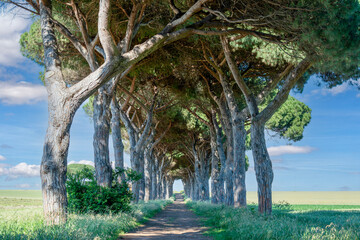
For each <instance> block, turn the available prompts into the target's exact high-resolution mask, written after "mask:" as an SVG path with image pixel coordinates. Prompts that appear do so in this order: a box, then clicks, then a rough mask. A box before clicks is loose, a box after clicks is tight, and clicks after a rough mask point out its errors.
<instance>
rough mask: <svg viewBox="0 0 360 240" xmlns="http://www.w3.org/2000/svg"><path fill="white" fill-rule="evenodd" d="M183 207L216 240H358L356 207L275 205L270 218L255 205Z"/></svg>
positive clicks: (358, 212)
mask: <svg viewBox="0 0 360 240" xmlns="http://www.w3.org/2000/svg"><path fill="white" fill-rule="evenodd" d="M187 205H188V206H189V207H190V208H191V209H192V210H193V211H194V212H195V213H196V214H198V215H200V216H202V217H203V219H204V223H205V225H206V226H208V227H209V231H208V233H209V234H210V235H211V236H213V237H214V238H215V239H219V240H220V239H284V240H285V239H334V240H335V239H336V240H337V239H344V240H345V239H346V240H358V239H360V206H349V205H294V206H292V205H286V204H279V205H276V206H275V207H274V214H273V216H271V217H264V216H259V215H258V213H257V211H256V206H255V205H249V206H248V207H247V208H246V209H234V208H232V207H227V206H223V205H213V204H210V203H204V202H191V201H188V202H187ZM345 209H348V210H345ZM349 209H351V210H349Z"/></svg>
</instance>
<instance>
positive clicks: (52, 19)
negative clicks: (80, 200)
mask: <svg viewBox="0 0 360 240" xmlns="http://www.w3.org/2000/svg"><path fill="white" fill-rule="evenodd" d="M1 2H2V6H3V7H8V8H9V6H12V7H13V6H15V7H17V8H21V9H25V10H27V11H30V12H31V13H32V14H34V16H35V17H34V23H33V25H32V26H31V28H30V30H29V31H28V32H27V33H25V34H23V36H22V37H21V41H20V42H21V50H22V52H23V54H24V55H25V56H26V57H28V58H30V59H32V60H34V61H35V62H37V63H39V64H41V65H43V66H44V69H45V71H44V75H43V81H44V84H45V87H46V89H47V91H48V111H49V125H48V130H47V133H46V138H45V143H44V151H43V158H42V162H41V180H42V192H43V199H44V214H45V218H46V221H47V223H48V224H59V223H62V222H65V221H66V219H67V210H66V209H67V195H66V187H65V182H66V171H67V154H68V148H69V144H70V128H71V124H72V120H73V117H74V115H75V113H76V111H77V110H78V109H79V108H80V106H81V105H82V104H83V103H84V102H85V101H86V100H87V99H89V101H88V103H87V104H86V105H85V110H86V112H87V113H88V114H89V115H91V117H92V119H93V123H94V139H93V143H94V162H95V171H96V180H97V182H98V184H99V185H100V186H103V187H107V186H109V185H110V184H111V179H112V176H111V174H112V169H111V164H110V157H109V137H110V133H111V137H112V140H113V147H114V153H115V166H116V167H120V168H123V167H124V157H123V154H124V148H125V147H124V144H123V139H126V140H128V143H129V146H128V148H129V152H130V162H131V168H132V169H134V170H135V171H137V172H139V173H141V174H142V175H143V178H142V179H141V180H140V181H138V182H136V183H134V184H133V185H132V191H133V193H134V198H135V201H139V200H150V199H157V198H162V197H166V194H167V195H168V196H169V195H171V194H172V185H173V182H174V180H175V179H181V180H182V182H183V184H184V190H185V192H186V194H187V195H188V196H190V197H191V198H192V199H194V200H208V199H209V198H210V196H209V195H210V194H209V192H210V189H209V178H210V177H211V178H210V179H211V201H212V202H213V203H224V204H227V205H231V206H235V207H243V206H246V186H245V172H246V170H247V167H248V162H247V156H246V154H245V152H246V150H251V151H252V155H253V159H254V170H255V173H256V180H257V184H258V203H259V207H258V210H259V212H260V213H265V214H271V211H272V190H271V189H272V181H273V170H272V164H271V159H270V157H269V153H268V151H267V148H266V139H265V129H269V130H270V131H272V132H274V133H276V134H277V135H279V136H280V137H284V138H287V139H289V140H292V141H298V140H300V139H301V138H302V133H303V129H304V127H305V126H306V125H307V124H308V123H309V122H310V119H311V110H310V109H309V108H308V107H307V106H306V105H305V104H304V103H301V102H300V101H298V100H296V99H295V98H293V97H291V96H290V97H289V93H290V91H291V90H292V89H296V90H297V91H300V92H301V91H302V89H303V86H304V85H305V84H306V82H307V81H308V79H309V78H310V76H312V75H316V76H317V77H318V78H320V79H321V80H322V81H323V82H324V83H325V84H326V85H327V86H329V87H332V86H336V85H337V84H341V83H342V82H344V81H348V80H351V79H354V78H357V77H358V73H359V71H358V66H359V56H360V54H359V47H358V46H359V40H360V33H359V21H360V17H359V16H360V15H359V9H360V8H359V2H358V1H354V0H346V1H330V0H329V1H289V0H275V1H267V0H264V1H250V0H248V1H247V0H244V1H232V0H219V1H217V0H212V1H211V0H199V1H191V0H181V1H173V0H170V1H158V0H153V1H150V0H133V1H122V0H117V1H111V0H100V1H94V0H87V1H75V0H67V1H50V0H41V1H35V0H27V1H25V2H23V1H1ZM40 33H41V35H40ZM122 130H123V131H122ZM124 130H125V131H124ZM120 178H123V176H121V177H120Z"/></svg>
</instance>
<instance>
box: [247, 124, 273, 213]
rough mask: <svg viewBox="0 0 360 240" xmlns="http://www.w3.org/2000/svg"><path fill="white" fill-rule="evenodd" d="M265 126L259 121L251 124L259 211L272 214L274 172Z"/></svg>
mask: <svg viewBox="0 0 360 240" xmlns="http://www.w3.org/2000/svg"><path fill="white" fill-rule="evenodd" d="M264 129H265V126H264V125H263V124H261V123H259V122H252V125H251V136H252V137H251V147H252V149H253V150H252V152H253V156H254V160H255V159H256V160H255V161H256V163H255V173H256V180H257V183H258V203H259V212H260V213H266V214H271V212H272V192H271V189H272V182H273V179H274V174H273V170H272V164H271V160H270V156H269V153H268V151H267V148H266V142H265V134H264Z"/></svg>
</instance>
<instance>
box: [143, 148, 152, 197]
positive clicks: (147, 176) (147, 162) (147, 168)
mask: <svg viewBox="0 0 360 240" xmlns="http://www.w3.org/2000/svg"><path fill="white" fill-rule="evenodd" d="M144 157H145V159H144V182H145V191H144V200H145V202H148V201H149V200H150V199H151V168H152V166H151V165H152V164H151V159H150V158H151V157H150V153H149V148H148V146H147V147H146V148H145V153H144Z"/></svg>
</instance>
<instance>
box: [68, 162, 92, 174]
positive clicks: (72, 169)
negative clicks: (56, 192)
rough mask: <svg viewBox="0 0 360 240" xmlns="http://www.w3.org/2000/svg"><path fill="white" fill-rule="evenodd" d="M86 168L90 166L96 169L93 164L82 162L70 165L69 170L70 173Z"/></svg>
mask: <svg viewBox="0 0 360 240" xmlns="http://www.w3.org/2000/svg"><path fill="white" fill-rule="evenodd" d="M84 168H90V169H91V170H95V168H94V167H93V166H90V165H85V164H80V163H72V164H69V165H68V168H67V171H68V173H77V172H80V171H81V170H83V169H84Z"/></svg>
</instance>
